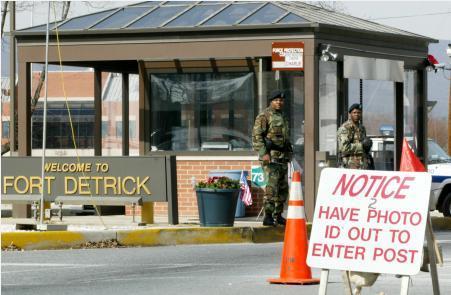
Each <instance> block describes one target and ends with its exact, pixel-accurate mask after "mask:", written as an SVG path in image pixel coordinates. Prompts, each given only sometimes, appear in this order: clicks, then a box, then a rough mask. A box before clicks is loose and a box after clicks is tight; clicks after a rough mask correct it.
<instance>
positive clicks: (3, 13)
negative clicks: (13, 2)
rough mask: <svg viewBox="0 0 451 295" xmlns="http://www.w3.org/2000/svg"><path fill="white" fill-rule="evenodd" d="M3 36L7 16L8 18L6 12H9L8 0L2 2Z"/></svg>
mask: <svg viewBox="0 0 451 295" xmlns="http://www.w3.org/2000/svg"><path fill="white" fill-rule="evenodd" d="M2 4H3V5H2V35H1V36H2V37H3V30H4V28H5V18H6V13H7V12H8V1H3V3H2Z"/></svg>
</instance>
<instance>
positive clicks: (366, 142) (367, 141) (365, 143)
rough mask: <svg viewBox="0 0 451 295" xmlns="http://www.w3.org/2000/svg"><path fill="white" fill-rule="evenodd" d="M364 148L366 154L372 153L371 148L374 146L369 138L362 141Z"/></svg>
mask: <svg viewBox="0 0 451 295" xmlns="http://www.w3.org/2000/svg"><path fill="white" fill-rule="evenodd" d="M362 146H363V150H364V151H365V153H369V152H370V151H371V147H372V146H373V141H372V140H371V138H369V137H365V138H364V139H363V140H362Z"/></svg>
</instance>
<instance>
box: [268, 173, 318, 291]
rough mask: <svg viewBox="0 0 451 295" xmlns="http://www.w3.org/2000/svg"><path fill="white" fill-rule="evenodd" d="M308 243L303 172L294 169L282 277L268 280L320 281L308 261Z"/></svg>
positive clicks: (273, 281) (277, 281)
mask: <svg viewBox="0 0 451 295" xmlns="http://www.w3.org/2000/svg"><path fill="white" fill-rule="evenodd" d="M307 243H308V242H307V231H306V224H305V212H304V199H303V197H302V188H301V173H300V172H299V171H294V172H293V178H292V179H291V188H290V200H289V201H288V214H287V224H286V227H285V240H284V244H283V253H282V265H281V267H280V278H278V279H268V282H270V283H273V284H301V285H304V284H317V283H319V279H313V278H312V271H311V269H310V267H309V266H308V265H307V262H306V261H307Z"/></svg>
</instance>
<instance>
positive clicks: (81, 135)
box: [32, 102, 94, 155]
mask: <svg viewBox="0 0 451 295" xmlns="http://www.w3.org/2000/svg"><path fill="white" fill-rule="evenodd" d="M69 106H70V112H71V117H72V124H73V128H74V133H75V142H76V145H77V148H79V149H93V148H94V134H93V130H94V104H93V103H90V104H88V103H84V104H80V103H77V102H69ZM43 113H44V112H43V104H42V103H38V106H37V109H36V110H35V111H34V113H33V116H32V148H33V150H37V149H42V127H43ZM46 149H49V150H59V155H65V154H66V152H65V150H73V149H74V143H73V139H72V128H71V126H70V121H69V115H68V111H67V108H66V106H65V104H64V103H56V102H55V103H54V102H49V103H48V106H47V139H46ZM55 155H57V154H55Z"/></svg>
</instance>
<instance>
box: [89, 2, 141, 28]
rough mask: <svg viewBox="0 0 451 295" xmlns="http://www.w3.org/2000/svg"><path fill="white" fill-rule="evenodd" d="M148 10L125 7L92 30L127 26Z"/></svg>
mask: <svg viewBox="0 0 451 295" xmlns="http://www.w3.org/2000/svg"><path fill="white" fill-rule="evenodd" d="M147 10H149V8H143V7H125V8H123V9H121V10H120V11H118V12H116V13H115V14H113V15H112V16H110V17H108V18H107V19H105V20H103V21H102V22H100V23H98V24H97V25H95V26H94V27H93V29H114V28H120V27H123V26H124V25H126V24H128V23H129V22H131V21H132V20H134V19H136V18H137V17H138V16H140V15H142V14H144V12H145V11H147Z"/></svg>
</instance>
